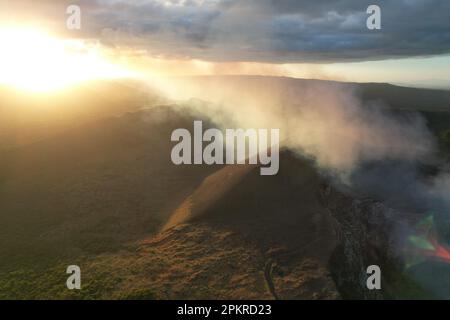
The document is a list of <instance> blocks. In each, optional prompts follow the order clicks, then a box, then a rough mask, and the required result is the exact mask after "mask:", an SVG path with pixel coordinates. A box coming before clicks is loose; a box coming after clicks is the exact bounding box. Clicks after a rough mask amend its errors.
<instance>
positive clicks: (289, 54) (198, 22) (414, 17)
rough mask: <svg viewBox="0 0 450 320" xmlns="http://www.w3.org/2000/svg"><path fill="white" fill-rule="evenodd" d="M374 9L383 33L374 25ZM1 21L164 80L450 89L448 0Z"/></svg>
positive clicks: (282, 0)
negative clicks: (255, 78)
mask: <svg viewBox="0 0 450 320" xmlns="http://www.w3.org/2000/svg"><path fill="white" fill-rule="evenodd" d="M70 4H76V5H78V6H79V7H80V9H81V29H80V30H68V29H67V27H66V19H67V17H68V15H67V14H66V9H67V6H69V5H70ZM372 4H376V5H378V6H379V7H380V9H381V29H380V30H369V29H368V28H367V26H366V20H367V18H368V17H369V14H367V12H366V10H367V8H368V6H369V5H372ZM0 21H1V22H0V28H1V27H2V26H5V25H22V26H24V25H26V26H29V27H31V28H41V29H44V30H49V31H50V32H52V33H54V34H57V35H58V36H59V37H65V38H75V39H82V40H83V41H86V42H90V43H92V42H96V43H98V44H99V45H100V46H101V48H102V50H103V51H104V53H105V54H106V55H107V56H108V57H109V58H110V59H112V60H114V61H115V62H116V63H120V64H123V65H126V66H127V67H129V68H132V69H135V70H139V71H140V72H148V73H149V74H155V75H197V74H201V75H204V74H258V75H276V76H291V77H303V78H317V79H332V80H339V81H356V82H390V83H398V84H405V85H411V86H426V87H446V88H447V87H448V88H450V72H449V70H450V1H448V0H395V1H386V0H384V1H375V0H368V1H367V0H334V1H324V0H78V1H76V0H72V1H69V0H59V1H54V0H39V1H36V0H0ZM0 41H1V40H0Z"/></svg>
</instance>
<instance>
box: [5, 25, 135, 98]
mask: <svg viewBox="0 0 450 320" xmlns="http://www.w3.org/2000/svg"><path fill="white" fill-rule="evenodd" d="M132 76H133V74H132V72H131V71H128V70H127V69H126V68H124V67H121V66H118V65H115V64H113V63H112V62H110V61H109V60H108V59H106V58H105V57H104V55H103V54H102V49H101V46H100V45H99V44H98V43H96V42H89V41H85V40H73V39H72V40H68V39H60V38H57V37H54V36H51V35H49V34H48V33H46V32H44V31H39V30H36V29H21V28H1V27H0V84H4V85H8V86H13V87H15V88H19V89H24V90H29V91H33V92H48V91H54V90H59V89H62V88H65V87H68V86H70V85H74V84H77V83H80V82H83V81H88V80H96V79H111V78H124V77H132Z"/></svg>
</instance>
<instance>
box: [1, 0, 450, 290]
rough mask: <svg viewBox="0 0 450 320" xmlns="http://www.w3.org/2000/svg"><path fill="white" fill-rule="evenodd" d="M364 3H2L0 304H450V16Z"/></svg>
mask: <svg viewBox="0 0 450 320" xmlns="http://www.w3.org/2000/svg"><path fill="white" fill-rule="evenodd" d="M370 4H371V3H370V1H356V0H354V1H353V0H342V1H333V2H330V1H322V0H315V1H306V0H305V1H290V0H280V1H276V2H275V1H269V0H258V1H253V0H247V1H239V0H210V1H207V0H189V1H186V0H166V1H162V0H142V1H126V0H114V1H112V0H95V1H84V0H80V1H66V0H64V1H58V2H55V1H47V0H43V1H39V2H36V1H30V0H16V1H6V0H0V70H1V72H0V242H1V243H2V246H1V247H0V261H2V263H1V265H0V299H405V298H412V299H425V298H426V299H428V298H433V299H449V298H450V216H449V214H450V212H449V210H450V191H449V190H450V167H449V160H450V73H449V70H450V68H449V67H450V46H449V44H450V22H449V19H448V14H446V13H447V12H449V10H450V4H449V3H448V1H440V0H433V1H420V0H414V1H412V0H402V1H395V2H393V1H379V3H378V5H379V7H380V9H381V29H375V30H370V29H368V28H367V25H366V20H367V18H368V16H370V14H368V13H367V11H366V9H367V8H368V6H369V5H370ZM70 5H76V6H78V7H77V8H79V9H80V10H81V11H80V13H81V15H80V19H81V20H80V21H81V24H80V28H75V29H73V30H71V29H70V28H68V27H67V26H68V22H67V19H68V17H72V15H73V14H76V12H77V11H76V10H75V11H73V12H72V11H70V10H69V11H68V7H69V6H70ZM74 12H75V13H74ZM199 120H201V121H203V124H204V126H205V130H206V129H213V128H216V129H219V130H225V129H228V128H243V129H251V128H264V129H273V128H276V129H280V142H279V148H280V155H279V157H280V164H279V172H277V174H276V175H274V176H262V175H260V169H261V168H260V166H261V165H260V164H249V163H247V164H240V165H237V164H229V165H206V164H201V165H200V164H198V165H175V164H174V163H173V162H172V160H171V151H172V148H173V147H174V142H173V141H171V134H172V132H173V131H174V130H176V129H179V128H185V129H187V130H188V131H190V132H193V130H194V128H193V124H194V121H199ZM69 265H78V266H80V268H81V270H82V275H83V278H82V289H81V290H68V289H67V287H66V279H67V274H66V272H65V271H66V268H67V266H69ZM370 265H377V266H379V267H380V268H381V270H382V272H383V273H382V274H383V277H382V287H381V289H379V290H368V288H367V287H366V280H365V277H366V276H367V273H366V270H367V267H368V266H370Z"/></svg>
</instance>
